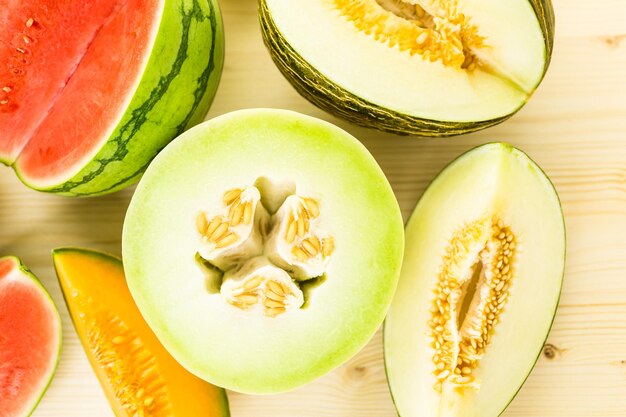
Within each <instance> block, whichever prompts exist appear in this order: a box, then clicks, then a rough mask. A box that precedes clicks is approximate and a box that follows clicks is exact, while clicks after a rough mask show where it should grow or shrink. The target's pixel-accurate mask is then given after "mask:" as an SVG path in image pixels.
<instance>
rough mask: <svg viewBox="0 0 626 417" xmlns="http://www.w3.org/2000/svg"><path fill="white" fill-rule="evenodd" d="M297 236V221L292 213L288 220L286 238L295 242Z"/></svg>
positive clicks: (290, 241)
mask: <svg viewBox="0 0 626 417" xmlns="http://www.w3.org/2000/svg"><path fill="white" fill-rule="evenodd" d="M295 238H296V222H295V221H294V218H293V215H290V217H289V221H288V222H287V231H286V232H285V240H286V241H287V243H293V241H294V240H295Z"/></svg>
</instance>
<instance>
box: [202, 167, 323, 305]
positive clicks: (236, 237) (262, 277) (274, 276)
mask: <svg viewBox="0 0 626 417" xmlns="http://www.w3.org/2000/svg"><path fill="white" fill-rule="evenodd" d="M257 185H258V187H257ZM290 189H291V187H287V186H286V185H285V183H278V182H276V183H274V182H272V181H270V180H269V179H267V178H260V179H259V180H257V181H256V182H255V185H254V186H249V187H244V188H233V189H229V190H227V191H225V192H224V193H223V195H222V198H221V202H220V208H219V210H218V211H217V212H214V213H209V212H207V211H200V213H199V214H198V215H197V217H196V229H197V232H198V233H199V238H200V244H199V248H198V255H199V256H200V257H201V258H202V259H203V260H205V261H207V262H208V263H210V264H212V265H213V266H215V267H216V268H218V269H220V270H221V271H222V272H223V273H224V276H223V280H222V284H221V288H220V293H221V295H222V297H223V299H224V300H225V302H226V303H228V304H229V305H231V306H234V307H237V308H239V309H241V310H244V311H256V312H262V313H263V314H265V315H266V316H269V317H276V316H279V315H280V314H283V313H286V312H287V311H289V310H297V309H299V308H301V307H302V306H303V305H304V304H305V300H304V295H303V292H302V290H301V289H300V287H299V284H298V281H304V280H309V279H312V278H317V277H320V276H323V275H324V274H325V273H326V269H327V266H328V263H329V261H330V259H331V255H332V253H333V252H334V248H335V240H334V237H333V236H332V235H331V234H330V233H328V232H327V231H326V230H324V228H323V225H322V218H323V214H322V212H321V207H320V202H319V201H318V200H317V199H315V198H312V197H309V196H303V195H299V194H297V193H296V192H295V186H294V187H293V191H292V192H293V193H292V194H290V195H288V194H286V193H285V191H286V190H290ZM264 202H265V203H271V206H272V207H269V208H268V207H266V206H265V204H264ZM270 213H274V214H270Z"/></svg>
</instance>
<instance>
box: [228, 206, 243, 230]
mask: <svg viewBox="0 0 626 417" xmlns="http://www.w3.org/2000/svg"><path fill="white" fill-rule="evenodd" d="M243 210H244V206H243V204H233V205H232V207H231V209H230V213H229V216H230V219H231V224H232V225H233V226H237V225H238V224H239V223H241V220H243Z"/></svg>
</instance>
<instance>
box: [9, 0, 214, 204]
mask: <svg viewBox="0 0 626 417" xmlns="http://www.w3.org/2000/svg"><path fill="white" fill-rule="evenodd" d="M0 10H2V13H0V161H2V162H3V163H5V164H6V165H11V166H13V168H14V169H15V171H16V172H17V174H18V176H19V177H20V178H21V180H22V181H23V182H24V183H25V184H26V185H28V186H29V187H32V188H34V189H37V190H40V191H47V192H52V193H58V194H63V195H73V196H85V195H95V194H104V193H108V192H113V191H116V190H118V189H121V188H123V187H125V186H127V185H129V184H131V183H133V182H134V181H135V180H137V179H138V178H139V176H140V175H141V173H142V172H143V170H144V169H145V167H146V166H147V165H148V163H149V162H150V160H151V159H152V158H153V157H154V156H155V155H156V154H157V153H158V151H159V150H160V149H161V148H163V147H164V146H165V145H166V144H167V143H168V142H169V141H170V140H172V139H173V138H174V137H176V136H177V135H179V134H180V133H182V132H183V131H184V130H186V129H187V128H188V127H191V126H192V125H194V124H196V123H198V122H200V121H201V120H202V119H203V118H204V116H205V115H206V112H207V111H208V108H209V106H210V103H211V101H212V99H213V96H214V95H215V91H216V89H217V85H218V82H219V78H220V74H221V70H222V63H223V53H224V38H223V29H222V21H221V16H220V12H219V8H218V5H217V0H88V1H85V0H32V1H20V0H0Z"/></svg>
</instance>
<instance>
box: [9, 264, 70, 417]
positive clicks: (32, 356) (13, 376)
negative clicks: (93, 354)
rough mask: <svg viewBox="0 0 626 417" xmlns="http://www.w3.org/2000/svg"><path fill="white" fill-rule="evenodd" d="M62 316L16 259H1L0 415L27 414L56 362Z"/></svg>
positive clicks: (22, 415) (39, 396)
mask: <svg viewBox="0 0 626 417" xmlns="http://www.w3.org/2000/svg"><path fill="white" fill-rule="evenodd" d="M60 351H61V319H60V318H59V313H58V311H57V309H56V307H55V305H54V302H53V301H52V299H51V298H50V295H49V294H48V292H47V291H46V290H45V288H44V287H43V286H42V285H41V283H40V282H39V281H38V280H37V278H36V277H35V276H34V275H33V274H32V273H31V272H30V271H29V270H28V269H27V268H26V267H25V266H24V265H23V264H22V263H21V262H20V260H19V259H18V258H15V257H12V256H8V257H4V258H0V399H1V400H0V416H3V417H4V416H6V417H26V416H29V415H31V413H32V412H33V411H34V409H35V407H37V404H38V403H39V401H40V400H41V397H43V395H44V393H45V392H46V389H47V388H48V385H49V384H50V381H51V380H52V377H53V376H54V372H55V370H56V368H57V363H58V361H59V353H60Z"/></svg>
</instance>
